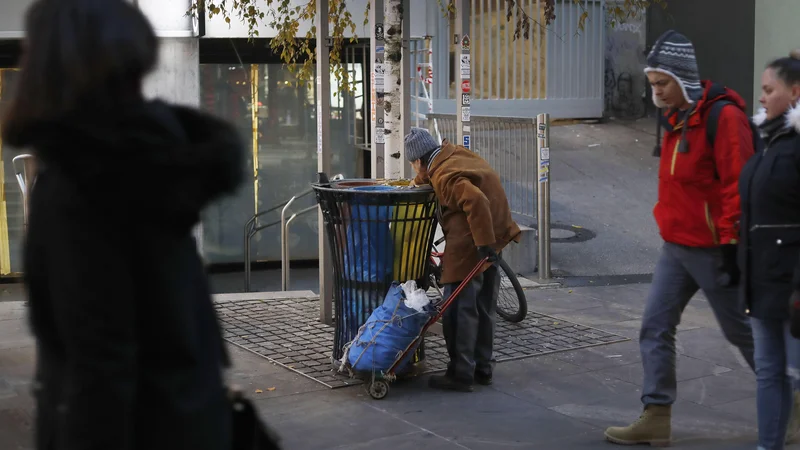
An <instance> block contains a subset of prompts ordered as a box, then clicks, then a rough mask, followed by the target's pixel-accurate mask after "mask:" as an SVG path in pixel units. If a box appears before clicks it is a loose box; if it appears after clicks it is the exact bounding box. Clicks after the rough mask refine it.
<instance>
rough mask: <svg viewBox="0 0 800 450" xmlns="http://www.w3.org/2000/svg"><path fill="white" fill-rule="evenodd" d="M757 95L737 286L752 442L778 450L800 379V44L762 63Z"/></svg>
mask: <svg viewBox="0 0 800 450" xmlns="http://www.w3.org/2000/svg"><path fill="white" fill-rule="evenodd" d="M760 102H761V106H762V108H761V110H760V111H759V113H758V114H756V116H755V117H754V122H755V123H756V124H757V125H758V128H759V131H760V133H761V136H762V137H763V139H764V143H765V145H766V148H765V149H764V151H760V152H758V153H757V154H756V155H755V157H753V158H751V159H750V161H748V163H747V165H745V167H744V169H743V170H742V174H741V177H740V178H739V192H740V194H741V198H742V242H741V245H740V266H741V268H742V289H741V293H742V294H743V296H744V299H745V301H746V302H747V305H748V307H749V310H750V317H751V319H750V322H751V323H752V326H753V336H754V338H755V344H756V351H755V362H756V379H757V382H758V390H757V406H758V443H759V447H758V448H759V450H782V449H783V448H784V442H785V441H786V440H788V439H790V438H791V437H793V435H794V434H795V433H796V432H797V428H798V422H799V421H800V420H799V419H800V418H798V417H797V415H796V414H795V416H794V417H793V418H792V417H791V416H792V414H791V413H792V406H793V404H794V405H797V402H798V394H797V389H798V387H799V386H800V340H798V339H797V336H799V335H800V328H798V327H797V325H798V321H797V319H798V318H800V315H798V313H800V310H799V309H798V308H800V304H798V302H800V105H799V104H798V102H800V51H794V52H792V54H791V55H790V56H788V57H784V58H779V59H776V60H774V61H772V62H771V63H770V64H768V65H767V67H766V70H764V73H763V74H762V76H761V100H760ZM791 315H794V316H795V317H794V322H795V324H794V325H795V329H794V330H793V329H792V323H791V321H790V318H791ZM793 334H794V336H793ZM795 408H796V406H795ZM795 411H796V409H795ZM790 421H791V426H790V425H789V424H790ZM787 430H788V431H787Z"/></svg>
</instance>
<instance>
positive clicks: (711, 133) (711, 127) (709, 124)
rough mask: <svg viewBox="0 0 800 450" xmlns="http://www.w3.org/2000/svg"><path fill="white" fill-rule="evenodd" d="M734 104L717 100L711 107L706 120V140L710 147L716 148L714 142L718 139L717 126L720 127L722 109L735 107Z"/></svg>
mask: <svg viewBox="0 0 800 450" xmlns="http://www.w3.org/2000/svg"><path fill="white" fill-rule="evenodd" d="M733 104H734V103H733V102H731V101H729V100H717V101H716V102H714V103H713V104H712V105H711V109H710V110H709V111H708V116H707V118H706V139H708V145H710V146H711V148H712V149H713V148H714V141H715V140H716V139H717V126H718V125H719V116H720V114H722V108H724V107H726V106H728V105H733Z"/></svg>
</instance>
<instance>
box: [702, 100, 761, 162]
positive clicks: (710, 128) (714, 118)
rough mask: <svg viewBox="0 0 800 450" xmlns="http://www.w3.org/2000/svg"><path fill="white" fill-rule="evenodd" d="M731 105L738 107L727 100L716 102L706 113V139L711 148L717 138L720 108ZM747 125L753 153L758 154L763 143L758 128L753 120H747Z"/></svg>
mask: <svg viewBox="0 0 800 450" xmlns="http://www.w3.org/2000/svg"><path fill="white" fill-rule="evenodd" d="M728 105H733V106H736V107H737V108H738V106H737V105H736V104H735V103H733V102H732V101H729V100H717V101H716V102H714V104H713V105H711V109H710V110H709V112H708V118H707V120H706V139H708V145H710V146H711V148H712V149H713V148H714V141H715V140H716V138H717V126H718V125H719V116H720V114H722V108H724V107H726V106H728ZM747 121H748V123H749V124H750V132H751V133H752V136H753V150H755V153H758V152H760V151H762V150H764V141H763V140H762V139H761V133H760V132H759V131H758V127H757V126H756V124H755V123H753V120H752V119H750V118H748V120H747Z"/></svg>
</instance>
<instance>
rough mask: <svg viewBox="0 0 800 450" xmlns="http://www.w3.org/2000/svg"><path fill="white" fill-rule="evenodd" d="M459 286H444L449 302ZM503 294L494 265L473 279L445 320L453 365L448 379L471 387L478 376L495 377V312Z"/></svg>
mask: <svg viewBox="0 0 800 450" xmlns="http://www.w3.org/2000/svg"><path fill="white" fill-rule="evenodd" d="M458 285H459V283H453V284H447V285H445V286H444V295H445V298H449V297H450V295H451V294H452V292H453V291H454V290H455V289H456V288H457V287H458ZM499 292H500V272H499V271H498V269H497V266H495V265H493V266H492V267H490V268H489V269H488V270H486V271H485V272H484V273H482V274H479V275H477V276H476V277H475V278H473V279H472V280H471V281H470V282H469V283H468V284H467V286H465V287H464V289H463V290H462V291H461V293H460V294H459V295H458V298H456V299H455V300H454V301H453V303H452V304H451V305H450V307H449V308H447V310H446V311H445V313H444V316H443V317H442V321H443V323H442V325H443V328H444V339H445V342H446V343H447V353H448V354H449V355H450V364H448V366H447V375H448V376H450V377H451V378H454V379H456V380H458V381H462V382H465V383H470V384H471V383H472V382H473V381H474V379H475V373H476V372H478V373H480V374H482V375H487V376H488V375H491V374H492V364H493V361H492V346H493V344H494V328H495V310H496V309H497V295H498V293H499Z"/></svg>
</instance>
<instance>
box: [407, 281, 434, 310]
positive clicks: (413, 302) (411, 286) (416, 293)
mask: <svg viewBox="0 0 800 450" xmlns="http://www.w3.org/2000/svg"><path fill="white" fill-rule="evenodd" d="M400 286H401V287H402V288H403V293H404V294H406V299H405V300H403V301H404V302H405V304H406V306H408V307H409V308H411V309H413V310H415V311H418V312H424V311H425V307H426V306H428V305H429V304H430V303H431V301H430V299H429V298H428V294H426V293H425V291H423V290H422V289H417V282H416V281H414V280H408V281H406V282H405V283H403V284H402V285H400Z"/></svg>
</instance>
